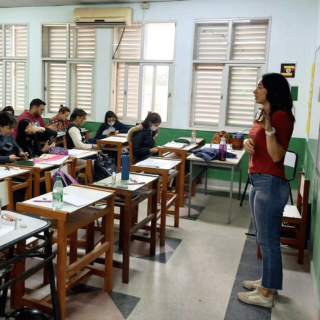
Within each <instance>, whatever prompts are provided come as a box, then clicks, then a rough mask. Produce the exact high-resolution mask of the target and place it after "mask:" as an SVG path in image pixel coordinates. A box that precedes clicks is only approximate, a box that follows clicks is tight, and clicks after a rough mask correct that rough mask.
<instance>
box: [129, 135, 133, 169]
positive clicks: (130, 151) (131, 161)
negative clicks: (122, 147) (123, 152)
mask: <svg viewBox="0 0 320 320" xmlns="http://www.w3.org/2000/svg"><path fill="white" fill-rule="evenodd" d="M129 158H130V168H131V166H132V165H133V150H132V141H130V142H129Z"/></svg>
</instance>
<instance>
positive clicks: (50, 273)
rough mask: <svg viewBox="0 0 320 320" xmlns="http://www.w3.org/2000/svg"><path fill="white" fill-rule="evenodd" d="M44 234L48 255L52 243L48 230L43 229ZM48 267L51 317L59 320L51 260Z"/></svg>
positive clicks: (50, 251)
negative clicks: (46, 239)
mask: <svg viewBox="0 0 320 320" xmlns="http://www.w3.org/2000/svg"><path fill="white" fill-rule="evenodd" d="M44 235H45V236H46V237H47V238H48V240H49V241H48V244H47V246H46V253H47V257H50V256H51V255H52V243H51V240H50V239H51V237H50V233H49V230H48V229H47V230H45V231H44ZM48 269H49V279H50V291H51V300H52V309H53V317H54V320H60V315H59V305H58V298H57V291H56V284H55V279H54V269H53V263H52V260H51V261H50V262H49V263H48Z"/></svg>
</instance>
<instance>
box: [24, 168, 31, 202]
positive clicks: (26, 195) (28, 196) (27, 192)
mask: <svg viewBox="0 0 320 320" xmlns="http://www.w3.org/2000/svg"><path fill="white" fill-rule="evenodd" d="M25 181H28V187H27V188H26V190H25V192H24V199H25V200H29V199H31V198H32V176H31V173H30V172H28V173H26V174H25Z"/></svg>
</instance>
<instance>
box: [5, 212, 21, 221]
mask: <svg viewBox="0 0 320 320" xmlns="http://www.w3.org/2000/svg"><path fill="white" fill-rule="evenodd" d="M6 216H7V217H9V218H11V219H15V220H20V221H21V219H19V218H17V217H15V216H12V215H11V214H7V213H6Z"/></svg>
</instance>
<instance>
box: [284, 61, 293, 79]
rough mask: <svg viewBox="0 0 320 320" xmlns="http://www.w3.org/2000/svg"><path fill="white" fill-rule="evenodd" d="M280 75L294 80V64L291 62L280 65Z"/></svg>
mask: <svg viewBox="0 0 320 320" xmlns="http://www.w3.org/2000/svg"><path fill="white" fill-rule="evenodd" d="M280 73H281V74H282V75H283V76H284V77H286V78H294V77H295V74H296V64H295V63H291V62H287V63H281V70H280Z"/></svg>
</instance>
